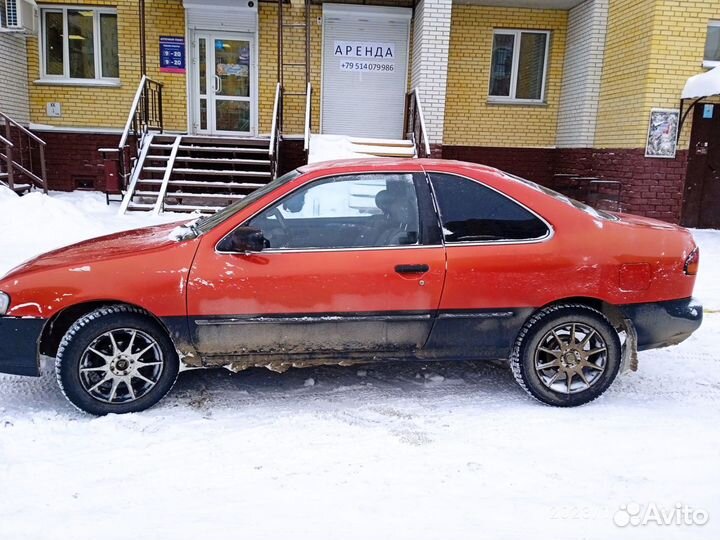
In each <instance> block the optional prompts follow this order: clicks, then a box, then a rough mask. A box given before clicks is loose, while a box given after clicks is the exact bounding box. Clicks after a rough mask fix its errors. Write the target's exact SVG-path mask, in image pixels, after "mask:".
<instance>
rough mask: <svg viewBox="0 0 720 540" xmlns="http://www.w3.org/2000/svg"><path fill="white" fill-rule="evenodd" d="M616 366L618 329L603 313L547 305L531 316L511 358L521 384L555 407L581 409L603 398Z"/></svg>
mask: <svg viewBox="0 0 720 540" xmlns="http://www.w3.org/2000/svg"><path fill="white" fill-rule="evenodd" d="M620 363H621V345H620V339H619V336H618V333H617V331H616V330H615V328H613V326H612V324H610V321H608V319H607V318H606V317H605V316H604V315H603V314H602V313H600V312H599V311H597V310H596V309H593V308H591V307H589V306H584V305H581V304H561V305H556V306H550V307H547V308H545V309H542V310H540V311H539V312H538V313H536V314H535V315H533V317H531V318H530V320H529V321H528V322H527V323H526V324H525V326H524V327H523V329H522V330H521V332H520V334H519V336H518V339H517V342H516V344H515V347H514V349H513V352H512V355H511V358H510V365H511V366H512V370H513V374H514V375H515V379H516V380H517V381H518V383H519V384H520V386H522V387H523V388H524V389H525V391H526V392H527V393H528V394H530V395H531V396H533V397H534V398H535V399H538V400H539V401H542V402H543V403H546V404H548V405H554V406H557V407H574V406H577V405H583V404H585V403H588V402H589V401H592V400H594V399H596V398H597V397H599V396H600V395H602V394H603V392H605V390H607V389H608V387H609V386H610V385H611V384H612V382H613V381H614V380H615V377H616V376H617V374H618V371H619V369H620Z"/></svg>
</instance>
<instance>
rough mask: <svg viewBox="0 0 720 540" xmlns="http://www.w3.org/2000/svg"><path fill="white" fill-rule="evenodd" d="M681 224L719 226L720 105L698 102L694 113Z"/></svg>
mask: <svg viewBox="0 0 720 540" xmlns="http://www.w3.org/2000/svg"><path fill="white" fill-rule="evenodd" d="M682 224H683V225H684V226H685V227H700V228H709V229H717V228H720V105H719V104H714V105H712V104H710V105H706V104H702V103H700V104H698V105H696V106H695V111H694V113H693V130H692V136H691V138H690V155H689V156H688V168H687V176H686V180H685V197H684V201H683V214H682Z"/></svg>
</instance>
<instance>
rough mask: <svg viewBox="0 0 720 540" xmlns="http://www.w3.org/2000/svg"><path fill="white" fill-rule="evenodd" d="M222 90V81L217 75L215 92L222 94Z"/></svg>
mask: <svg viewBox="0 0 720 540" xmlns="http://www.w3.org/2000/svg"><path fill="white" fill-rule="evenodd" d="M221 88H222V79H220V77H219V76H218V75H215V88H213V90H214V91H215V93H216V94H219V93H220V89H221Z"/></svg>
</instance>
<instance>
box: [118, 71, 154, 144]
mask: <svg viewBox="0 0 720 540" xmlns="http://www.w3.org/2000/svg"><path fill="white" fill-rule="evenodd" d="M147 80H148V77H147V75H143V76H142V79H140V84H139V85H138V87H137V90H136V91H135V97H134V98H133V102H132V107H130V114H128V119H127V122H125V129H123V133H122V136H121V137H120V144H118V148H122V147H124V146H125V144H126V143H127V139H128V136H129V135H130V129H132V125H133V121H134V120H135V115H136V114H137V110H138V105H139V104H140V98H141V97H142V95H143V92H144V91H145V83H146V82H147Z"/></svg>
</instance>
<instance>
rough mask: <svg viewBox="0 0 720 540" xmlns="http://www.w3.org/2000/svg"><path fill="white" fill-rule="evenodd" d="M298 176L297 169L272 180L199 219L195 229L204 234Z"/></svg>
mask: <svg viewBox="0 0 720 540" xmlns="http://www.w3.org/2000/svg"><path fill="white" fill-rule="evenodd" d="M300 174H301V173H300V171H299V170H298V169H295V170H294V171H290V172H289V173H286V174H284V175H282V176H281V177H280V178H277V179H276V180H273V181H272V182H270V183H269V184H268V185H266V186H263V187H261V188H260V189H256V190H255V191H253V192H252V193H250V195H248V196H247V197H244V198H243V199H241V200H239V201H238V202H236V203H233V204H231V205H229V206H226V207H225V208H223V209H222V210H218V211H217V212H215V213H214V214H212V215H209V216H205V217H203V218H200V219H199V220H198V221H197V222H196V223H195V227H196V228H197V230H198V231H199V232H201V233H205V232H208V231H210V230H212V229H214V228H215V227H217V226H218V225H220V224H221V223H223V222H224V221H225V220H227V219H230V218H231V217H232V216H234V215H235V214H237V213H238V212H240V210H243V209H244V208H247V207H248V206H249V205H251V204H252V203H254V202H255V201H257V200H258V199H260V198H262V197H263V196H264V195H266V194H267V193H270V192H271V191H273V190H274V189H276V188H278V187H280V186H282V185H283V184H287V183H288V182H291V181H293V180H295V179H296V178H297V177H298V176H300Z"/></svg>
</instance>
